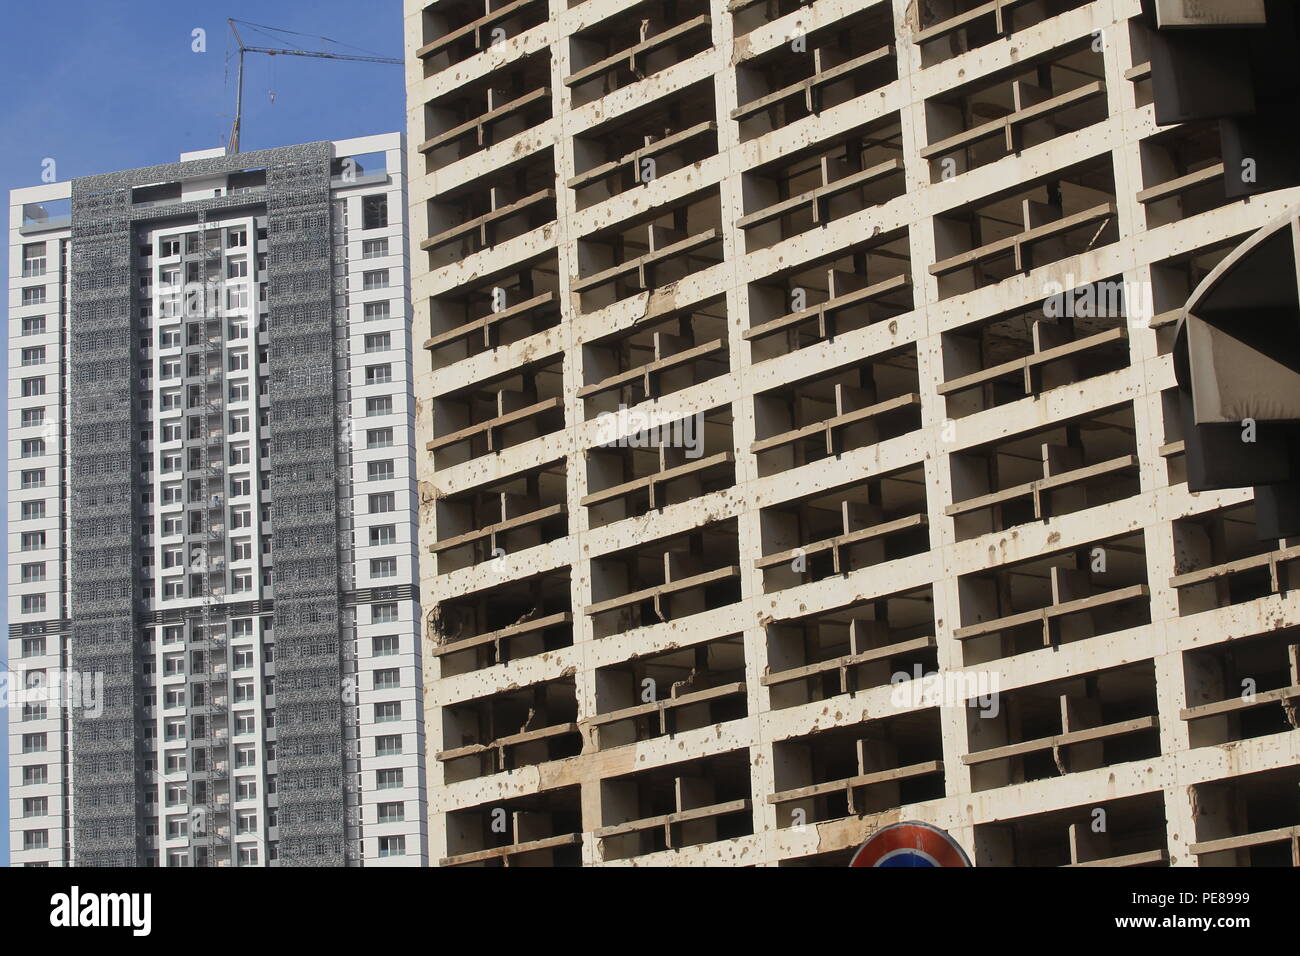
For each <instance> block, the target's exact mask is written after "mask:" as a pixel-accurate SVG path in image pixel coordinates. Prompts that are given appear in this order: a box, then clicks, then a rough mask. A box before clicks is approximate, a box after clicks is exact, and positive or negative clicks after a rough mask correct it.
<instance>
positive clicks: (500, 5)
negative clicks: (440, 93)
mask: <svg viewBox="0 0 1300 956" xmlns="http://www.w3.org/2000/svg"><path fill="white" fill-rule="evenodd" d="M422 16H423V21H424V24H423V25H424V45H423V46H421V47H420V48H419V49H418V50H416V52H415V55H416V56H417V57H418V58H419V59H420V61H421V62H422V63H423V65H424V76H425V78H428V77H430V76H433V75H434V74H436V73H440V72H442V71H443V70H446V69H448V68H449V67H452V66H455V65H456V64H458V63H464V62H465V61H466V60H469V59H471V58H472V57H474V56H477V55H478V54H479V53H482V52H483V51H484V50H486V49H487V48H488V47H490V46H492V45H493V44H494V43H500V42H502V41H503V40H507V39H509V38H511V37H515V36H518V35H519V34H522V33H526V32H527V31H529V30H531V29H532V28H533V27H535V26H539V25H540V24H543V23H545V22H546V21H547V17H548V16H549V10H548V9H547V5H546V3H545V2H544V0H505V2H502V0H439V2H437V3H430V4H428V5H426V6H425V8H424V10H423V11H422Z"/></svg>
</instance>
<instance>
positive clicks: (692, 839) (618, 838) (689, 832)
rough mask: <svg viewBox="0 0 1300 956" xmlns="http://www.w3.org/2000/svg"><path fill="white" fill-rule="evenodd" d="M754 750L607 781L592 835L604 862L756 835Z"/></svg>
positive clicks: (601, 790)
mask: <svg viewBox="0 0 1300 956" xmlns="http://www.w3.org/2000/svg"><path fill="white" fill-rule="evenodd" d="M749 768H750V760H749V751H747V750H737V751H732V752H730V753H725V754H719V755H718V756H715V757H706V758H704V759H701V760H695V761H691V762H689V763H685V764H675V765H673V766H671V767H662V768H658V769H655V770H645V771H642V772H640V773H635V774H628V775H627V776H623V777H607V778H605V779H604V780H601V782H600V805H601V823H602V825H601V826H599V827H597V828H595V830H594V833H593V835H594V836H595V837H596V839H597V840H598V841H599V846H600V849H601V856H602V859H605V860H626V859H632V858H635V857H639V856H645V855H646V854H649V853H658V852H662V851H664V850H680V849H683V848H684V847H690V846H699V845H702V844H709V843H716V842H718V841H720V840H734V839H736V838H737V837H741V836H746V835H748V834H750V833H753V832H754V817H753V812H752V809H751V807H752V804H751V801H750V782H749Z"/></svg>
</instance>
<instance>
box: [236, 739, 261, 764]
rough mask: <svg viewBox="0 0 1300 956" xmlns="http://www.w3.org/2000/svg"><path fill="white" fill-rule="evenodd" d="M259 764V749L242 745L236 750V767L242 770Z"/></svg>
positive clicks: (249, 745) (250, 745)
mask: <svg viewBox="0 0 1300 956" xmlns="http://www.w3.org/2000/svg"><path fill="white" fill-rule="evenodd" d="M256 763H257V748H256V747H254V746H253V745H252V744H242V745H240V746H238V747H236V748H235V766H236V767H237V768H239V769H240V770H243V769H245V768H247V767H252V766H254V765H256Z"/></svg>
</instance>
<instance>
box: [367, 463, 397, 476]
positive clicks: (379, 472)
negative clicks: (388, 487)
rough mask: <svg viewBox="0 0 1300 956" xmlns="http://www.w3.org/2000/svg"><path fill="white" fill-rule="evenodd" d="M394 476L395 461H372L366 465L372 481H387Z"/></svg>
mask: <svg viewBox="0 0 1300 956" xmlns="http://www.w3.org/2000/svg"><path fill="white" fill-rule="evenodd" d="M393 475H394V469H393V461H392V459H391V458H390V459H387V460H385V461H371V462H367V463H366V476H367V477H368V478H369V479H370V480H371V481H387V480H389V479H390V478H392V477H393Z"/></svg>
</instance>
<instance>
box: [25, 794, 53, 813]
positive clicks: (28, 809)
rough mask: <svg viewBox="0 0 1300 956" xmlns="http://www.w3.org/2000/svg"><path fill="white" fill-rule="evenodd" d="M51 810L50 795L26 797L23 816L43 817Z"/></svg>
mask: <svg viewBox="0 0 1300 956" xmlns="http://www.w3.org/2000/svg"><path fill="white" fill-rule="evenodd" d="M49 812H50V798H49V797H24V798H23V816H25V817H43V816H45V815H46V814H48V813H49Z"/></svg>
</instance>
